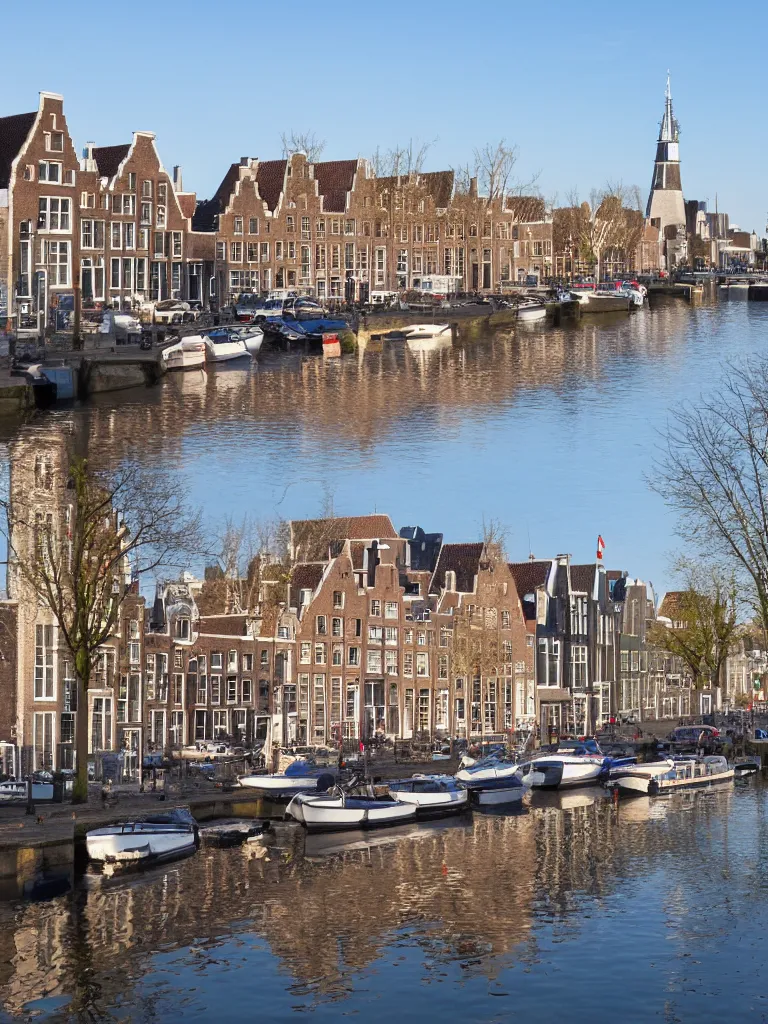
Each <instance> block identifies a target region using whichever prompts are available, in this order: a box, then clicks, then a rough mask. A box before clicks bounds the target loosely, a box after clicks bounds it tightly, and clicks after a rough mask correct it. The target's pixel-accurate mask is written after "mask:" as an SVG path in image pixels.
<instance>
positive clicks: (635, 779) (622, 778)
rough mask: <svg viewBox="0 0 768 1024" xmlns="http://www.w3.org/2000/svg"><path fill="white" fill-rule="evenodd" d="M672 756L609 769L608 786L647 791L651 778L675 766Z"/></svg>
mask: <svg viewBox="0 0 768 1024" xmlns="http://www.w3.org/2000/svg"><path fill="white" fill-rule="evenodd" d="M674 765H675V762H674V761H673V760H672V759H671V758H665V759H664V760H663V761H646V762H645V763H643V764H629V765H623V766H620V767H615V768H611V769H609V772H608V778H607V779H606V783H605V784H606V786H608V787H609V788H611V789H618V790H619V791H621V792H624V793H641V794H644V793H647V792H648V785H649V783H650V781H651V779H655V778H657V777H658V776H660V775H664V774H665V773H666V772H668V771H670V770H671V769H672V768H674Z"/></svg>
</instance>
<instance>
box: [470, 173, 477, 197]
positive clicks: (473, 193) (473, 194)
mask: <svg viewBox="0 0 768 1024" xmlns="http://www.w3.org/2000/svg"><path fill="white" fill-rule="evenodd" d="M469 194H470V196H471V197H472V198H473V199H477V177H474V178H470V179H469Z"/></svg>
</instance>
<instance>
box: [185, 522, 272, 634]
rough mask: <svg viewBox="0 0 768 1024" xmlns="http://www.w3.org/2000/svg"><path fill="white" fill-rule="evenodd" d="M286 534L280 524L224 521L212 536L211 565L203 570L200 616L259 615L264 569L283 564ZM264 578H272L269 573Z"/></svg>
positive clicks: (199, 601)
mask: <svg viewBox="0 0 768 1024" xmlns="http://www.w3.org/2000/svg"><path fill="white" fill-rule="evenodd" d="M286 531H287V523H285V522H284V521H283V520H278V519H276V520H270V519H252V518H250V517H248V516H246V517H245V518H244V519H243V520H242V521H241V522H239V523H236V522H235V521H234V520H233V519H231V518H228V519H226V520H225V521H224V524H223V526H222V527H221V528H220V530H219V532H218V534H217V536H216V548H215V551H214V552H213V556H214V561H213V562H212V563H211V564H209V565H208V567H207V568H206V572H205V576H206V579H205V584H204V585H203V589H202V592H201V594H200V597H199V600H198V606H199V607H200V612H201V614H203V615H205V614H224V615H228V614H235V615H238V614H246V615H257V614H259V611H260V608H261V603H262V600H263V596H264V595H263V587H262V583H263V582H264V578H265V570H266V568H267V567H268V566H271V565H273V564H275V563H279V564H283V563H285V562H286V560H287V544H286ZM266 575H267V576H269V578H270V579H273V578H274V573H272V572H271V571H270V572H269V573H266Z"/></svg>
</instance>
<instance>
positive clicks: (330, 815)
mask: <svg viewBox="0 0 768 1024" xmlns="http://www.w3.org/2000/svg"><path fill="white" fill-rule="evenodd" d="M286 814H288V815H290V816H291V817H292V818H294V819H295V820H296V821H299V822H301V824H302V825H304V826H305V827H306V828H307V829H309V831H311V832H312V831H317V832H321V831H329V832H330V831H336V830H338V831H341V830H343V829H354V828H375V827H380V826H385V825H394V824H402V823H403V822H406V821H410V820H413V819H414V818H415V817H416V807H415V805H413V804H408V803H401V802H400V801H398V800H385V799H380V798H378V797H367V796H352V795H349V794H347V793H345V792H343V791H342V792H340V793H335V794H329V795H327V796H314V797H311V796H302V797H295V798H294V799H293V800H291V802H290V803H289V804H288V807H287V808H286Z"/></svg>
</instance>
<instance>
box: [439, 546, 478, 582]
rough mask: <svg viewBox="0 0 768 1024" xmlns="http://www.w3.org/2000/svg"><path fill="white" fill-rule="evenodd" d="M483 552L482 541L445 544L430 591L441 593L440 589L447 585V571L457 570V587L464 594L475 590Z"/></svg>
mask: <svg viewBox="0 0 768 1024" xmlns="http://www.w3.org/2000/svg"><path fill="white" fill-rule="evenodd" d="M482 554H483V545H482V543H478V544H443V546H442V548H441V550H440V558H439V559H438V560H437V568H436V569H435V574H434V576H433V577H432V583H431V585H430V588H429V589H430V592H431V593H433V594H437V593H439V591H440V589H441V588H442V587H444V586H445V574H446V572H455V573H456V589H457V590H460V591H461V592H462V593H464V594H469V593H471V592H472V591H473V590H474V586H475V576H476V575H477V573H478V569H479V565H480V558H481V557H482Z"/></svg>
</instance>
